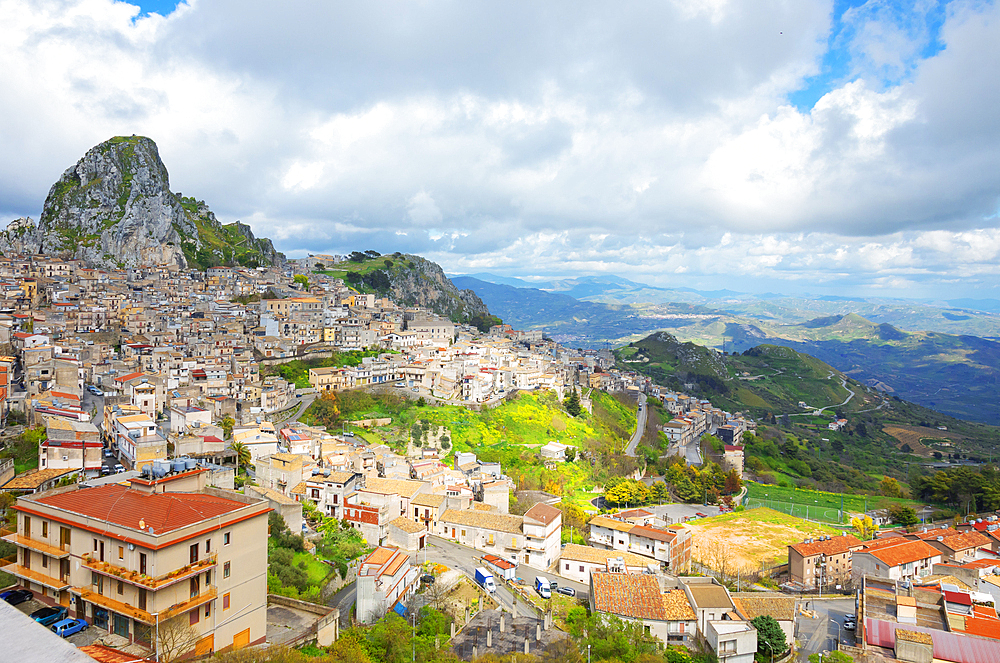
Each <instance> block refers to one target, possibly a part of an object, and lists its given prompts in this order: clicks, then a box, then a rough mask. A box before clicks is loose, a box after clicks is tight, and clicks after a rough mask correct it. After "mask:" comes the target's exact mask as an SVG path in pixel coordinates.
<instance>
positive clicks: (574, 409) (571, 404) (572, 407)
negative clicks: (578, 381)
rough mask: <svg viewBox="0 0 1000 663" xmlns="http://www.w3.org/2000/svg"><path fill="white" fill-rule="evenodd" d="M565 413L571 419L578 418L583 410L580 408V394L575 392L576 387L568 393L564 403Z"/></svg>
mask: <svg viewBox="0 0 1000 663" xmlns="http://www.w3.org/2000/svg"><path fill="white" fill-rule="evenodd" d="M565 405H566V412H568V413H569V414H570V416H572V417H579V416H580V412H582V411H583V409H582V408H581V407H580V394H578V393H577V392H576V387H573V390H572V391H571V392H570V393H569V396H567V397H566V401H565Z"/></svg>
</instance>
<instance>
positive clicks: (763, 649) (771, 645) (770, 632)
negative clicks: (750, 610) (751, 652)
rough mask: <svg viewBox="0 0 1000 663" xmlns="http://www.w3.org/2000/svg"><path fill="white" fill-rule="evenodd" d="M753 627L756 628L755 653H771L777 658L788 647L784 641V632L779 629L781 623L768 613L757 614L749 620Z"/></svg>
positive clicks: (765, 654) (768, 654) (769, 654)
mask: <svg viewBox="0 0 1000 663" xmlns="http://www.w3.org/2000/svg"><path fill="white" fill-rule="evenodd" d="M750 623H751V624H753V627H754V628H755V629H757V653H758V654H761V655H763V656H766V657H770V656H771V655H772V654H773V655H774V658H778V657H779V656H781V655H782V654H784V653H785V650H786V649H788V643H787V642H785V632H784V631H782V630H781V624H779V623H778V620H776V619H775V618H774V617H772V616H770V615H759V616H757V617H754V618H753V619H751V620H750Z"/></svg>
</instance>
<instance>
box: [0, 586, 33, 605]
mask: <svg viewBox="0 0 1000 663" xmlns="http://www.w3.org/2000/svg"><path fill="white" fill-rule="evenodd" d="M33 598H35V595H34V594H32V593H31V590H29V589H8V590H7V591H6V592H4V593H3V594H0V599H3V600H4V601H6V602H7V603H9V604H11V605H17V604H18V603H24V602H25V601H30V600H31V599H33Z"/></svg>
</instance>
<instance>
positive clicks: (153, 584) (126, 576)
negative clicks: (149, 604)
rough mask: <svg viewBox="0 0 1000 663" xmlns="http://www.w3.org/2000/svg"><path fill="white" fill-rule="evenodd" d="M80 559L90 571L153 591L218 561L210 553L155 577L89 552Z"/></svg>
mask: <svg viewBox="0 0 1000 663" xmlns="http://www.w3.org/2000/svg"><path fill="white" fill-rule="evenodd" d="M82 561H83V565H84V566H86V567H87V568H88V569H90V570H91V571H95V572H96V573H100V574H101V575H105V576H108V577H111V578H117V579H119V580H124V581H125V582H127V583H129V584H131V585H135V586H137V587H143V588H146V589H152V590H154V591H155V590H157V589H163V588H164V587H169V586H170V585H173V584H175V583H178V582H182V581H184V580H187V579H188V578H190V577H192V576H196V575H198V574H199V573H202V572H203V571H205V570H206V569H210V568H212V567H214V566H216V565H217V563H218V557H217V555H216V553H212V554H211V555H209V556H208V557H205V558H204V559H200V560H198V561H197V562H194V563H193V564H188V565H187V566H182V567H181V568H179V569H176V570H174V571H171V572H170V573H165V574H163V575H159V576H155V577H151V576H147V575H142V574H140V573H139V572H138V571H133V570H131V569H126V568H125V567H123V566H116V565H114V564H111V563H110V562H101V561H98V560H96V559H93V557H92V556H91V554H90V553H86V554H84V555H83V557H82Z"/></svg>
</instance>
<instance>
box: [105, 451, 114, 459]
mask: <svg viewBox="0 0 1000 663" xmlns="http://www.w3.org/2000/svg"><path fill="white" fill-rule="evenodd" d="M104 457H105V458H114V457H115V452H114V451H112V450H111V449H105V450H104Z"/></svg>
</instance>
